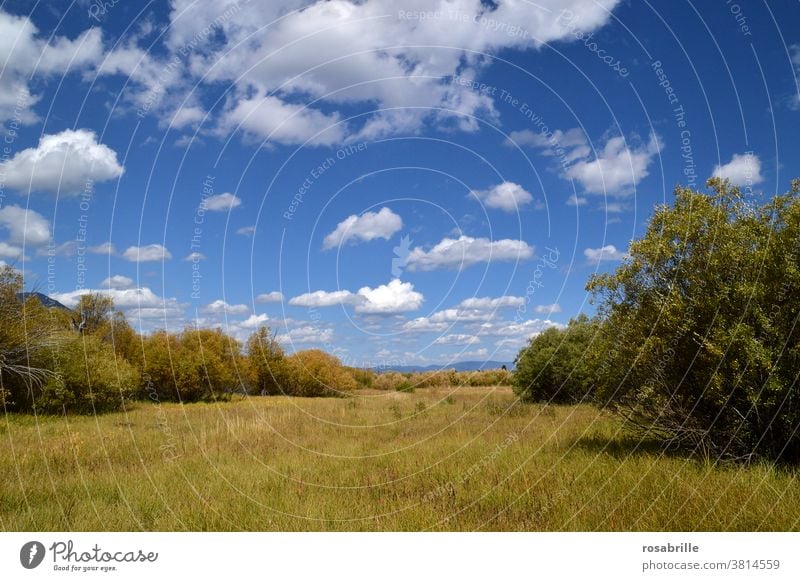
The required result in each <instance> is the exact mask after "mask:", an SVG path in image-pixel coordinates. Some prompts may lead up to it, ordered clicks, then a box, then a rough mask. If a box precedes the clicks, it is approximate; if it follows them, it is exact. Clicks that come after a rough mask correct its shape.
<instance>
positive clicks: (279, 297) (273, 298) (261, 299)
mask: <svg viewBox="0 0 800 581" xmlns="http://www.w3.org/2000/svg"><path fill="white" fill-rule="evenodd" d="M281 301H283V293H281V292H279V291H272V292H269V293H262V294H260V295H258V296H257V297H256V302H257V303H280V302H281Z"/></svg>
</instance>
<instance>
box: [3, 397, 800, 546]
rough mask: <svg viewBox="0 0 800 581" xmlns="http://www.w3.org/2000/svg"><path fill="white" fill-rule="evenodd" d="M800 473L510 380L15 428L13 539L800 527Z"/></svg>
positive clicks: (167, 407)
mask: <svg viewBox="0 0 800 581" xmlns="http://www.w3.org/2000/svg"><path fill="white" fill-rule="evenodd" d="M799 522H800V485H798V482H797V478H796V474H795V473H793V472H789V471H782V470H780V469H777V468H774V467H771V466H767V465H751V466H746V467H743V466H736V465H725V466H720V465H715V464H714V463H713V462H711V461H703V460H702V459H696V458H695V459H689V458H686V457H680V456H666V455H663V454H661V452H660V451H659V450H658V448H656V447H655V446H653V445H650V444H648V443H646V442H644V443H639V442H638V441H637V440H636V439H635V438H633V437H632V436H631V435H630V434H628V433H627V432H626V431H625V430H624V429H623V428H622V425H621V423H620V421H619V420H618V419H617V418H615V417H612V416H609V415H607V414H605V413H603V412H600V411H598V410H596V409H595V408H592V407H589V406H542V405H527V404H521V403H517V400H516V398H515V397H514V395H513V394H512V392H511V389H510V388H508V387H458V388H446V387H439V388H428V389H418V390H416V391H415V392H412V393H400V392H381V391H369V390H362V391H359V392H357V394H356V395H354V396H351V397H346V398H293V397H280V396H276V397H250V398H247V399H239V400H234V401H231V402H224V403H218V404H213V403H208V404H204V403H195V404H191V405H184V406H182V405H179V404H174V403H169V404H166V403H165V404H161V405H158V404H150V403H144V402H142V403H137V404H134V405H133V406H132V407H130V408H129V409H128V410H127V411H124V412H118V413H111V414H106V415H100V416H97V417H92V416H63V417H58V416H40V417H38V418H37V417H34V416H32V415H22V414H7V415H6V416H5V417H4V419H3V420H2V422H0V529H2V530H5V531H10V530H59V531H61V530H64V531H66V530H72V531H80V530H111V531H114V530H161V531H229V530H231V531H233V530H254V531H255V530H259V531H396V530H400V531H422V530H432V531H472V530H504V531H545V530H546V531H560V530H568V531H574V530H581V531H630V530H643V531H648V530H743V531H756V530H797V529H798V528H800V527H799V526H798V523H799Z"/></svg>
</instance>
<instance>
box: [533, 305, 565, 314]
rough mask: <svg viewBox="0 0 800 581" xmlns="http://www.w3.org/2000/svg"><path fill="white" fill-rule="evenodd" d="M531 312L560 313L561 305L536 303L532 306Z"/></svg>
mask: <svg viewBox="0 0 800 581" xmlns="http://www.w3.org/2000/svg"><path fill="white" fill-rule="evenodd" d="M533 312H534V313H536V314H537V315H549V314H551V313H560V312H561V305H559V304H558V303H553V304H551V305H536V306H535V307H534V308H533Z"/></svg>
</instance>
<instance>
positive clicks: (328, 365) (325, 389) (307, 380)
mask: <svg viewBox="0 0 800 581" xmlns="http://www.w3.org/2000/svg"><path fill="white" fill-rule="evenodd" d="M286 362H287V364H288V376H289V381H288V385H287V387H288V390H287V393H288V394H289V395H299V396H305V397H321V396H337V395H342V394H343V393H345V392H348V391H352V390H354V389H355V388H356V381H355V379H353V376H352V375H350V374H349V373H348V372H347V370H346V369H345V367H344V366H343V365H342V363H341V362H340V361H339V359H338V358H336V357H334V356H333V355H330V354H328V353H325V352H324V351H320V350H319V349H310V350H308V351H299V352H297V353H295V354H294V355H292V356H291V357H288V358H287V359H286Z"/></svg>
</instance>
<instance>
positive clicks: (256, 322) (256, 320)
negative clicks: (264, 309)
mask: <svg viewBox="0 0 800 581" xmlns="http://www.w3.org/2000/svg"><path fill="white" fill-rule="evenodd" d="M268 321H269V317H268V316H267V315H265V314H264V313H262V314H260V315H250V316H249V317H247V318H246V319H245V320H244V321H241V322H240V323H238V325H239V327H241V328H242V329H257V328H258V327H261V326H262V325H266V324H267V322H268Z"/></svg>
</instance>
